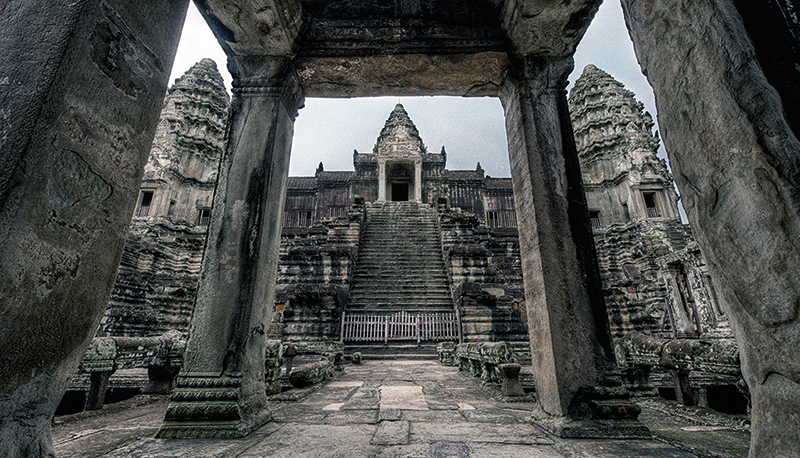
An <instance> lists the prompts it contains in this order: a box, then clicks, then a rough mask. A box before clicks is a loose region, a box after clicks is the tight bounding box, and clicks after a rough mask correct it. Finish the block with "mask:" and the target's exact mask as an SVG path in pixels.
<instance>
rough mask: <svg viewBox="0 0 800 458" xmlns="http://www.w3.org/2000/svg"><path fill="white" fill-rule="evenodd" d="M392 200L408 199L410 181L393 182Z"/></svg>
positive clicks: (404, 200) (403, 200)
mask: <svg viewBox="0 0 800 458" xmlns="http://www.w3.org/2000/svg"><path fill="white" fill-rule="evenodd" d="M392 201H394V202H407V201H408V183H392Z"/></svg>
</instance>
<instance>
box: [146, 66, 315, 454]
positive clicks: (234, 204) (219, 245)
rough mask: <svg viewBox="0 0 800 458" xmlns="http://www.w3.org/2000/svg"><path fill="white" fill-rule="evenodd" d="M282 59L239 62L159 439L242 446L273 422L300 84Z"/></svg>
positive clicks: (236, 67) (235, 70)
mask: <svg viewBox="0 0 800 458" xmlns="http://www.w3.org/2000/svg"><path fill="white" fill-rule="evenodd" d="M288 64H289V63H288V62H287V61H286V60H284V59H277V58H267V57H261V56H258V57H252V58H249V57H237V58H234V59H233V60H232V61H231V65H230V66H229V67H231V69H232V70H233V73H234V74H235V75H236V77H235V79H234V89H233V102H232V111H231V121H230V124H229V140H228V145H227V147H226V150H225V155H224V156H223V157H222V161H221V165H220V175H219V181H218V183H217V189H216V192H215V195H214V207H213V212H212V217H211V224H210V227H209V232H208V244H207V246H206V252H205V255H204V257H203V266H202V269H201V273H200V281H199V287H198V292H197V301H196V304H195V309H194V316H193V319H192V327H191V330H190V333H189V341H188V343H187V348H186V356H185V363H184V367H183V369H182V371H181V373H180V375H179V376H178V380H177V385H176V388H175V391H174V392H173V395H172V399H171V402H170V406H169V408H168V409H167V413H166V416H165V419H164V423H163V425H162V426H161V430H160V431H159V432H158V437H184V438H186V437H240V436H244V435H247V434H248V433H250V432H251V431H252V430H254V429H256V428H258V427H260V426H261V425H263V424H264V423H266V422H267V421H269V420H270V418H271V414H270V412H269V411H268V409H267V405H266V404H267V399H266V392H265V389H266V386H265V383H264V358H265V353H264V352H265V349H264V348H265V347H264V342H265V336H264V331H265V328H266V326H267V325H268V324H269V322H270V319H271V310H272V308H271V306H270V305H271V304H272V303H273V296H274V292H275V276H276V272H277V263H278V247H279V245H280V234H281V217H282V214H283V204H284V198H285V194H286V181H287V174H288V170H289V153H290V150H291V143H292V133H293V130H294V119H295V117H296V116H297V110H298V108H299V107H300V106H301V105H302V95H301V94H300V88H299V85H298V80H297V78H296V76H295V75H294V72H293V70H291V66H290V65H288Z"/></svg>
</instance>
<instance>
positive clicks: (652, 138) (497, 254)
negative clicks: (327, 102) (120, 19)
mask: <svg viewBox="0 0 800 458" xmlns="http://www.w3.org/2000/svg"><path fill="white" fill-rule="evenodd" d="M569 108H570V113H571V118H572V123H573V129H574V133H575V139H576V144H577V146H578V151H579V157H580V161H581V171H582V180H583V185H584V189H585V193H586V199H587V202H588V207H589V212H590V214H589V216H590V221H591V224H592V227H593V232H594V238H595V246H596V250H597V255H598V260H599V264H600V271H601V276H602V280H603V288H604V289H603V290H604V296H605V302H606V306H607V309H608V314H609V323H610V326H611V330H612V335H613V336H614V337H616V338H619V337H622V336H624V335H625V334H626V333H629V332H631V331H638V332H644V333H646V334H653V335H662V336H671V337H699V336H704V337H729V336H730V329H729V326H728V324H727V320H726V318H725V317H724V314H723V313H722V308H721V307H720V305H719V299H718V298H717V296H716V294H715V292H714V289H713V285H712V284H711V282H710V278H709V276H708V273H707V269H706V268H705V263H704V262H703V259H702V255H701V254H700V252H699V249H697V245H696V244H694V243H693V240H692V237H691V232H690V230H689V228H688V226H687V225H684V224H682V223H681V220H680V215H679V212H678V206H677V203H678V196H677V194H676V192H675V189H674V186H673V181H672V177H671V176H670V173H669V171H668V169H667V166H666V163H665V161H664V160H662V159H659V158H658V156H657V149H658V146H659V139H658V136H657V134H653V132H652V128H653V124H654V123H653V120H652V118H651V116H650V115H649V114H648V113H646V112H644V111H643V105H642V104H641V102H639V101H637V100H636V99H635V97H634V94H633V93H631V92H630V91H628V90H627V89H625V88H624V86H623V85H622V83H620V82H618V81H616V80H615V79H614V78H613V77H611V76H610V75H608V74H607V73H605V72H603V71H602V70H600V69H598V68H596V67H595V66H593V65H589V66H587V67H586V69H584V72H583V74H582V75H581V77H580V78H579V79H578V80H577V81H576V83H575V85H574V87H573V89H572V91H571V93H570V96H569ZM227 110H228V96H227V94H226V92H225V89H224V86H223V83H222V79H221V76H220V75H219V73H218V72H217V70H216V66H215V65H214V63H213V62H212V61H210V60H207V59H205V60H203V61H201V62H200V63H198V64H197V65H196V66H195V67H193V68H192V69H191V70H189V71H188V72H187V73H186V75H184V76H183V77H182V78H179V79H178V80H176V83H175V85H174V86H173V87H172V88H171V89H170V91H169V93H168V95H167V97H166V99H165V102H164V110H163V112H162V117H161V121H160V123H159V127H158V131H157V134H156V139H155V141H154V143H153V149H152V152H151V155H150V159H149V160H148V163H147V166H146V171H145V178H144V180H143V182H142V185H141V190H140V197H139V201H138V204H137V207H136V211H135V214H134V218H133V222H132V223H131V229H130V234H129V238H128V243H127V245H126V249H125V252H124V254H123V258H122V263H121V265H120V268H119V272H118V277H117V283H116V285H115V287H114V290H113V292H112V299H111V302H110V304H109V308H108V310H107V312H106V315H105V317H104V318H103V321H102V324H101V327H100V330H99V331H98V335H101V336H102V335H159V334H161V333H163V332H165V331H167V330H170V329H178V330H180V331H181V332H182V333H184V334H186V333H188V326H189V321H190V318H191V311H192V303H193V298H194V294H195V289H196V284H197V275H198V273H199V266H200V261H201V259H202V254H203V248H204V243H205V233H206V230H207V224H208V221H209V219H210V214H211V211H212V208H211V202H212V197H213V191H214V184H215V181H216V177H217V173H218V167H219V165H218V164H219V158H220V156H221V154H222V149H223V144H224V143H223V142H224V135H225V132H224V130H225V122H226V116H227ZM446 165H447V153H446V151H445V149H444V147H443V148H442V150H441V151H439V152H430V151H428V149H427V147H426V146H425V144H424V142H423V140H422V138H420V135H419V131H418V130H417V128H416V126H415V125H414V122H413V121H412V120H411V119H410V117H409V115H408V113H407V112H406V111H405V109H404V108H403V106H402V105H400V104H398V105H397V106H396V107H395V108H394V110H393V111H392V112H391V113H390V115H389V117H388V119H387V120H386V122H385V125H384V127H383V129H382V130H381V132H380V133H379V135H378V137H377V140H376V142H375V146H374V148H373V149H372V151H369V152H359V151H354V152H353V170H352V171H330V170H325V168H324V165H323V164H322V163H320V164H319V167H318V168H317V171H316V173H315V174H314V176H309V177H289V180H288V186H287V194H286V200H285V205H284V214H283V231H282V233H283V235H282V244H281V258H280V259H281V260H280V263H279V275H278V279H277V282H278V288H277V291H276V296H275V302H276V306H275V311H276V313H275V315H274V318H273V324H272V327H271V331H270V332H271V333H272V335H274V336H275V337H281V338H288V339H295V340H309V339H312V340H336V339H338V338H339V337H340V336H339V333H340V332H341V323H340V321H341V313H342V312H343V311H345V310H347V309H348V306H350V307H353V305H351V304H350V299H349V298H350V296H351V287H352V284H353V279H354V276H356V273H357V271H358V264H359V256H360V253H359V248H360V247H361V246H363V245H364V240H363V238H364V237H365V235H364V228H365V221H366V220H367V217H366V214H367V213H368V211H369V208H372V206H375V205H380V204H381V203H385V202H411V203H416V204H417V205H420V206H424V207H429V208H431V209H433V210H434V211H435V215H436V216H435V226H436V231H437V235H436V236H435V238H436V240H437V244H438V245H439V249H440V251H439V253H440V254H439V255H437V256H440V257H442V258H443V259H444V263H445V265H444V268H445V274H446V277H447V288H448V289H449V294H450V302H452V304H451V308H452V310H457V311H458V312H459V313H460V319H461V322H462V327H463V329H464V336H462V337H463V338H464V339H466V340H476V341H480V340H510V341H526V339H527V337H526V335H525V334H526V331H527V329H526V327H527V324H526V319H527V317H526V313H525V294H524V288H523V285H522V268H521V261H520V257H519V241H518V239H517V232H516V213H515V210H514V195H513V190H512V185H511V179H510V178H492V177H488V176H486V175H485V173H484V171H483V169H482V168H481V166H480V163H478V164H477V166H476V167H475V169H473V170H449V169H447V167H446ZM376 208H377V207H376ZM373 211H375V210H373ZM363 256H364V255H363V253H361V257H362V258H363ZM363 262H364V261H363V259H362V264H363ZM320 307H322V308H320ZM355 307H356V308H358V307H357V306H355ZM375 311H376V312H379V311H380V310H375Z"/></svg>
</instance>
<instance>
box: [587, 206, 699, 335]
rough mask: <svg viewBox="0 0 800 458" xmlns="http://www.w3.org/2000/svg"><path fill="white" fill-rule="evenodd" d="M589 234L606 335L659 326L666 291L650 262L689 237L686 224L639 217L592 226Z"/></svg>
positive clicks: (652, 329) (649, 330)
mask: <svg viewBox="0 0 800 458" xmlns="http://www.w3.org/2000/svg"><path fill="white" fill-rule="evenodd" d="M594 236H595V247H596V249H597V259H598V262H599V264H600V275H601V276H602V279H603V294H604V295H605V298H606V306H607V307H608V319H609V325H610V326H611V332H612V335H613V336H614V337H615V338H619V337H622V336H624V335H625V334H626V333H629V332H632V331H638V332H643V333H646V334H651V333H658V332H659V331H661V330H662V325H663V320H664V319H665V316H666V315H665V314H666V313H667V311H666V308H665V300H666V296H667V294H666V287H665V284H664V280H663V278H662V277H661V275H660V267H659V265H658V264H657V262H656V261H657V259H658V258H659V257H661V256H663V255H666V254H669V253H671V252H674V251H677V250H680V249H683V248H684V247H685V246H686V244H687V243H688V242H689V241H691V233H690V232H689V230H688V227H686V226H684V225H683V224H681V223H680V221H676V220H647V219H645V220H638V221H632V222H630V223H627V224H616V225H613V226H611V227H603V228H595V230H594Z"/></svg>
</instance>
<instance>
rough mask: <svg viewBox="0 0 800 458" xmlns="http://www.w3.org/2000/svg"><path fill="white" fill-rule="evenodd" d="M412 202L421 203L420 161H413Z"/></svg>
mask: <svg viewBox="0 0 800 458" xmlns="http://www.w3.org/2000/svg"><path fill="white" fill-rule="evenodd" d="M414 200H416V201H417V202H422V161H421V160H417V161H414Z"/></svg>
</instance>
